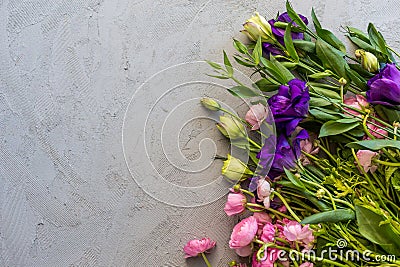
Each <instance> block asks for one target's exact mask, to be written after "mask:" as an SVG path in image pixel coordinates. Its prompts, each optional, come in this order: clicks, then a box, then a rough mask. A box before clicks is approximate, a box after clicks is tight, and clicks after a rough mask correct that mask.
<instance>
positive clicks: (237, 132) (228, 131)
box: [217, 115, 246, 139]
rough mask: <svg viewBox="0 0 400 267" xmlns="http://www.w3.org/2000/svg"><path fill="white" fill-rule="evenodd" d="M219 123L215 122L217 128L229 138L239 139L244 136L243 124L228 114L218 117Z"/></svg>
mask: <svg viewBox="0 0 400 267" xmlns="http://www.w3.org/2000/svg"><path fill="white" fill-rule="evenodd" d="M219 120H220V123H218V124H217V128H218V130H219V131H220V132H221V133H222V134H223V135H225V137H227V138H229V139H240V138H245V137H246V130H245V128H244V126H243V124H242V123H241V122H240V121H239V120H238V119H236V118H234V117H232V116H230V115H223V116H220V117H219Z"/></svg>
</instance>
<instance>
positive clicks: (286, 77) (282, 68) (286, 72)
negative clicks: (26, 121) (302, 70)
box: [270, 55, 295, 84]
mask: <svg viewBox="0 0 400 267" xmlns="http://www.w3.org/2000/svg"><path fill="white" fill-rule="evenodd" d="M270 61H271V63H272V64H273V65H274V66H275V67H276V69H277V70H278V71H279V73H280V74H281V76H282V78H283V79H284V83H283V84H287V83H288V82H289V81H291V80H293V79H294V78H295V77H294V75H293V74H292V73H291V72H290V70H288V69H287V68H286V67H285V66H283V65H282V64H281V63H280V62H279V61H278V60H277V59H276V58H275V57H274V56H272V55H271V56H270Z"/></svg>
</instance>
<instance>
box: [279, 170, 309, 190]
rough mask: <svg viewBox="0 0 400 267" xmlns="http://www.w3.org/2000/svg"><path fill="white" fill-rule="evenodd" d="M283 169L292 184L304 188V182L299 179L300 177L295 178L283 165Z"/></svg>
mask: <svg viewBox="0 0 400 267" xmlns="http://www.w3.org/2000/svg"><path fill="white" fill-rule="evenodd" d="M283 169H284V171H285V174H286V176H287V178H288V179H289V180H290V181H291V182H292V184H293V185H295V186H296V187H298V188H303V189H305V188H306V187H305V186H304V184H303V183H302V182H301V181H300V179H299V178H297V177H296V176H295V175H294V174H293V173H292V172H291V171H289V170H288V169H286V168H285V167H283Z"/></svg>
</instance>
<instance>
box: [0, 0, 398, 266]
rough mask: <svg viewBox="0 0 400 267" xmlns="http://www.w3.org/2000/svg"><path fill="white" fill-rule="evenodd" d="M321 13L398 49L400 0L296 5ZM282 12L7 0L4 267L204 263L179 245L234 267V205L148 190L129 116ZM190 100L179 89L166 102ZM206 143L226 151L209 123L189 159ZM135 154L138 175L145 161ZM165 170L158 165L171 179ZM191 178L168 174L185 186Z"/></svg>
mask: <svg viewBox="0 0 400 267" xmlns="http://www.w3.org/2000/svg"><path fill="white" fill-rule="evenodd" d="M311 2H313V5H314V6H315V7H316V12H317V14H318V15H319V17H320V20H321V22H322V23H323V24H324V25H325V26H326V27H329V28H330V29H332V30H333V31H335V32H337V33H338V32H339V27H340V25H348V24H352V25H353V26H356V27H361V28H365V27H366V25H367V22H368V21H374V22H375V23H376V25H377V26H378V28H379V29H380V30H381V31H383V32H384V33H385V36H386V37H387V38H388V40H390V43H391V44H392V45H393V46H394V47H395V48H398V47H400V44H399V42H398V40H397V39H396V37H398V32H399V30H398V28H396V26H397V25H396V22H398V18H397V17H398V13H399V11H400V9H399V5H398V2H397V1H396V0H379V1H378V0H376V1H375V0H360V1H351V0H342V1H339V0H334V1H327V0H326V1H323V0H319V1H304V0H302V1H300V0H296V1H293V4H294V6H295V7H296V9H297V10H298V11H299V12H301V13H303V14H307V15H309V14H310V8H311V4H312V3H311ZM283 6H284V1H283V0H279V1H267V0H262V1H260V0H256V1H243V0H224V1H211V0H209V1H205V0H198V1H194V0H174V1H165V0H156V1H150V0H141V1H128V0H103V1H101V0H97V1H94V0H79V1H78V0H65V1H62V0H36V1H28V0H9V1H7V0H0V21H1V22H0V26H1V27H0V42H1V46H0V62H1V64H0V141H1V142H0V160H1V163H0V177H1V179H0V183H1V187H0V193H1V195H0V203H1V221H0V238H1V256H0V266H135V267H136V266H137V267H139V266H203V264H202V263H201V261H197V260H188V261H185V260H184V259H183V254H182V252H181V247H182V246H183V245H184V243H185V242H186V241H187V240H188V239H190V238H193V237H196V236H197V237H201V236H204V235H207V236H210V237H212V238H214V239H215V240H217V242H218V247H217V248H216V250H215V251H214V253H213V254H211V255H210V259H211V262H212V263H213V266H226V262H227V261H229V260H230V259H231V258H232V257H234V255H233V254H232V253H231V251H230V250H229V248H228V247H227V245H226V243H227V239H228V237H229V234H230V233H229V231H230V229H231V227H232V226H233V225H234V223H235V219H228V218H227V217H226V216H225V214H224V213H223V210H222V208H223V205H224V199H221V200H218V201H216V202H215V203H213V204H212V205H205V206H201V207H198V208H179V207H174V206H171V205H167V204H164V203H162V202H160V201H157V200H156V199H154V196H153V197H152V196H149V195H148V194H146V193H145V192H144V191H143V190H141V189H140V188H139V186H138V185H137V184H136V183H135V182H134V179H133V178H132V176H131V174H130V172H129V170H128V168H127V165H126V163H125V159H124V154H123V149H122V147H123V146H122V141H121V132H122V125H123V119H124V113H125V110H126V109H127V106H128V104H129V102H130V100H131V97H132V95H133V94H134V92H135V91H136V90H137V89H138V88H139V86H140V85H141V84H142V83H143V82H145V81H146V80H147V79H149V78H150V77H151V76H152V75H153V74H155V73H157V72H158V71H160V70H163V69H165V68H167V67H169V66H172V65H175V64H178V63H182V62H190V61H194V60H202V59H212V60H216V61H220V59H221V50H222V49H226V50H227V51H228V52H229V51H232V47H231V37H232V36H239V35H240V34H238V31H239V30H240V29H241V23H242V22H243V21H244V20H245V19H246V18H247V17H249V16H250V15H251V13H252V12H253V11H255V10H258V11H260V13H263V14H265V16H266V17H272V16H273V15H275V14H276V13H277V11H278V10H283ZM396 31H397V33H396ZM182 75H186V76H187V75H189V77H190V75H191V74H190V72H188V73H185V72H184V71H183V72H182ZM161 82H162V81H161ZM149 90H151V91H150V92H157V87H152V88H150V89H149ZM150 92H149V95H151V94H150ZM201 93H202V94H205V93H204V91H202V92H201ZM188 94H189V93H188ZM191 94H193V92H192V93H191ZM199 96H201V94H199ZM219 96H220V97H222V95H219ZM190 97H193V95H191V96H190ZM187 98H188V95H186V94H185V92H184V91H182V92H181V93H180V94H176V95H175V96H172V98H171V99H169V101H172V102H169V103H172V104H173V103H176V104H178V103H181V102H182V101H185V100H186V99H187ZM141 100H143V101H144V102H143V103H147V102H146V101H147V100H148V101H149V104H151V101H152V100H153V99H150V96H148V98H146V95H144V96H143V99H139V101H141ZM174 101H175V102H174ZM196 110H197V109H190V108H189V109H188V108H186V110H185V113H190V112H192V113H193V116H196V114H195V112H196ZM160 112H161V111H160ZM164 112H167V113H168V110H167V111H164ZM157 114H158V113H157V111H156V113H153V115H154V116H155V120H156V119H157ZM135 115H136V116H138V117H140V116H145V115H147V114H141V113H140V112H138V113H135ZM176 121H177V120H176ZM177 123H178V122H177ZM138 127H142V125H138ZM154 127H157V124H154ZM155 129H156V128H155ZM207 132H210V134H209V135H206V137H211V138H213V137H214V139H217V142H216V144H217V146H219V147H220V148H221V147H222V148H223V147H224V146H226V144H225V143H224V141H219V139H218V136H217V133H216V132H213V130H212V127H209V124H207V123H205V124H204V123H198V124H196V123H192V124H189V127H185V128H184V129H183V130H182V134H181V136H180V138H181V139H182V140H183V141H184V142H186V143H185V144H188V146H189V147H188V150H189V151H190V153H189V154H190V155H191V156H192V157H193V158H197V157H198V155H197V154H196V149H197V148H198V145H199V141H200V140H199V139H203V138H204V137H205V136H204V135H203V133H207ZM170 134H172V135H174V132H172V133H170ZM150 137H151V136H150ZM219 138H220V136H219ZM135 141H136V140H134V139H132V143H134V142H135ZM152 141H154V140H149V143H152ZM183 141H182V142H183ZM189 141H190V142H192V143H190V142H189ZM179 142H181V141H179ZM152 144H156V145H157V143H156V142H155V141H154V142H153V143H152ZM129 145H130V144H128V146H129ZM206 148H207V147H206ZM136 152H137V153H136V154H137V157H136V160H137V166H140V163H141V161H143V162H144V161H148V160H149V159H148V158H147V157H146V156H145V154H144V151H142V150H140V149H138V150H137V151H136ZM150 152H151V151H150ZM197 152H198V151H197ZM184 154H185V153H184ZM185 155H188V154H185ZM151 157H152V158H155V160H154V161H155V162H158V161H157V159H158V160H159V159H161V155H159V154H152V155H151ZM161 163H162V162H161ZM130 164H131V165H133V166H135V164H136V163H135V162H131V163H130ZM165 164H166V165H163V166H161V167H160V166H158V167H159V169H161V170H167V171H166V172H168V168H169V166H168V162H167V163H165ZM219 168H220V164H219V163H215V164H211V165H210V166H208V168H207V170H206V171H205V172H204V173H207V175H209V176H210V177H212V176H215V175H218V172H219V171H220V170H219ZM136 173H137V175H141V172H140V171H139V172H136ZM144 173H145V171H143V174H144ZM169 173H171V172H169ZM172 174H174V173H172ZM192 175H193V174H191V173H186V174H185V173H183V174H182V173H175V175H172V176H173V179H175V180H176V181H175V182H177V183H180V184H181V185H185V183H190V179H191V178H193V177H192ZM207 175H205V176H207ZM188 181H189V182H188ZM205 181H207V179H205ZM164 189H165V188H163V187H160V188H159V190H160V191H162V190H164ZM155 193H157V192H155ZM164 193H165V192H164ZM171 197H174V196H173V195H172V196H171ZM197 197H201V196H197Z"/></svg>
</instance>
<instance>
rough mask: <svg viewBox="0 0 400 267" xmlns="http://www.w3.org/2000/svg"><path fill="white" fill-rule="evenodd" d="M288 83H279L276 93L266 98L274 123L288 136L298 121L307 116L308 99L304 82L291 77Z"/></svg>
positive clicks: (308, 95)
mask: <svg viewBox="0 0 400 267" xmlns="http://www.w3.org/2000/svg"><path fill="white" fill-rule="evenodd" d="M288 85H289V86H286V85H281V86H280V87H279V90H278V93H277V94H276V95H273V96H272V97H271V98H270V99H268V105H269V108H270V109H271V112H272V114H273V115H274V119H275V124H276V126H277V128H278V130H279V131H281V132H282V131H285V132H286V136H289V135H290V134H291V133H292V132H293V131H294V129H295V128H296V127H297V125H298V124H299V122H300V121H301V120H302V119H304V118H305V117H306V116H307V114H308V106H309V105H308V103H309V101H310V94H309V92H308V87H307V86H306V83H305V82H303V81H302V80H299V79H293V80H291V81H290V82H289V83H288Z"/></svg>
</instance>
